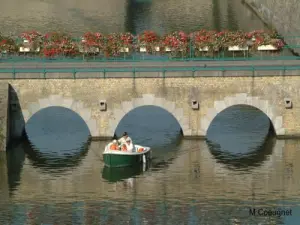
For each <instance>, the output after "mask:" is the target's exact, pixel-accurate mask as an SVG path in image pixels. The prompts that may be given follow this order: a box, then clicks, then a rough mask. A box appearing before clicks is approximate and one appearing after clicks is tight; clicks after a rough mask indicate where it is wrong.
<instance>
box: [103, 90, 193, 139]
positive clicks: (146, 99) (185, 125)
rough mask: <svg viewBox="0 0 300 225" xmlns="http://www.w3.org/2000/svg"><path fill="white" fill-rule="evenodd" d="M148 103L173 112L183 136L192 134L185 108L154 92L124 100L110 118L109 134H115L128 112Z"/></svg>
mask: <svg viewBox="0 0 300 225" xmlns="http://www.w3.org/2000/svg"><path fill="white" fill-rule="evenodd" d="M147 105H152V106H157V107H160V108H162V109H164V110H166V111H167V112H169V113H170V114H172V115H173V116H174V118H175V119H176V120H177V121H178V123H179V125H180V127H181V130H182V133H183V136H190V135H191V134H192V130H191V129H190V126H189V120H188V118H187V117H186V116H185V115H184V113H183V108H177V107H176V104H175V102H173V101H169V100H167V99H165V98H158V97H156V96H155V95H153V94H144V95H143V97H142V98H134V99H132V100H131V101H124V102H122V103H121V105H120V107H119V108H116V109H114V110H113V112H112V114H113V115H112V117H111V119H110V120H109V131H108V132H109V136H114V134H115V130H116V128H117V126H118V124H119V123H120V121H121V120H122V118H123V117H124V116H125V115H126V114H127V113H129V112H130V111H132V110H134V109H136V108H138V107H141V106H147Z"/></svg>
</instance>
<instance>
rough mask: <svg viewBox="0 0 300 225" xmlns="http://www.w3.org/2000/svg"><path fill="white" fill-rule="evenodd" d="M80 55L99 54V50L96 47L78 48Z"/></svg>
mask: <svg viewBox="0 0 300 225" xmlns="http://www.w3.org/2000/svg"><path fill="white" fill-rule="evenodd" d="M79 52H80V53H99V52H100V49H99V48H96V47H90V48H89V49H84V48H82V47H80V48H79Z"/></svg>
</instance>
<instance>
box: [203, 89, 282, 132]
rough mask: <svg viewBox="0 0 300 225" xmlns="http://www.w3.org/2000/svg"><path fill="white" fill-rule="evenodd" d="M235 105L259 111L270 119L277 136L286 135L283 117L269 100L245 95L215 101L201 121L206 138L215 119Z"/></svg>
mask: <svg viewBox="0 0 300 225" xmlns="http://www.w3.org/2000/svg"><path fill="white" fill-rule="evenodd" d="M235 105H248V106H252V107H254V108H257V109H259V110H260V111H262V112H263V113H264V114H265V115H267V116H268V118H269V119H270V121H271V123H272V125H273V128H274V131H275V135H276V136H277V135H284V134H285V129H284V127H283V124H282V116H281V115H280V114H279V113H278V112H277V110H276V108H275V106H274V105H273V104H271V103H270V102H269V101H268V100H263V99H261V98H260V97H253V96H248V95H247V94H244V93H242V94H236V95H234V96H230V97H226V98H224V99H223V100H221V101H215V102H214V105H213V107H211V108H209V109H208V110H207V111H206V115H205V116H204V117H203V118H202V119H201V122H200V127H201V130H200V133H202V134H203V136H206V135H207V130H208V128H209V126H210V124H211V122H212V121H213V119H214V118H215V117H216V116H217V115H218V114H219V113H220V112H221V111H223V110H224V109H226V108H229V107H231V106H235Z"/></svg>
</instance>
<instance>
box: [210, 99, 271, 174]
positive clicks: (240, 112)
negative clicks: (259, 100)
mask: <svg viewBox="0 0 300 225" xmlns="http://www.w3.org/2000/svg"><path fill="white" fill-rule="evenodd" d="M206 143H207V145H208V148H209V150H210V152H211V154H212V155H213V156H214V157H215V158H216V159H217V161H218V162H220V163H223V164H225V165H227V166H228V167H229V168H230V169H238V170H248V169H250V168H253V167H257V166H259V165H261V164H262V163H263V162H264V161H265V160H266V159H267V156H268V155H270V154H272V150H273V148H274V146H275V143H276V137H275V132H274V127H273V124H272V123H271V121H270V119H269V118H268V117H267V116H266V115H265V114H264V113H263V112H262V111H260V110H259V109H256V108H254V107H250V106H246V105H237V106H232V107H229V108H227V109H225V110H223V111H222V112H221V113H219V114H218V115H217V116H216V117H215V118H214V120H213V121H212V123H211V125H210V127H209V129H208V132H207V138H206Z"/></svg>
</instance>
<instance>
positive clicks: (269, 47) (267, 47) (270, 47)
mask: <svg viewBox="0 0 300 225" xmlns="http://www.w3.org/2000/svg"><path fill="white" fill-rule="evenodd" d="M257 50H258V51H275V50H277V48H276V47H274V46H273V45H260V46H258V47H257Z"/></svg>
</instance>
